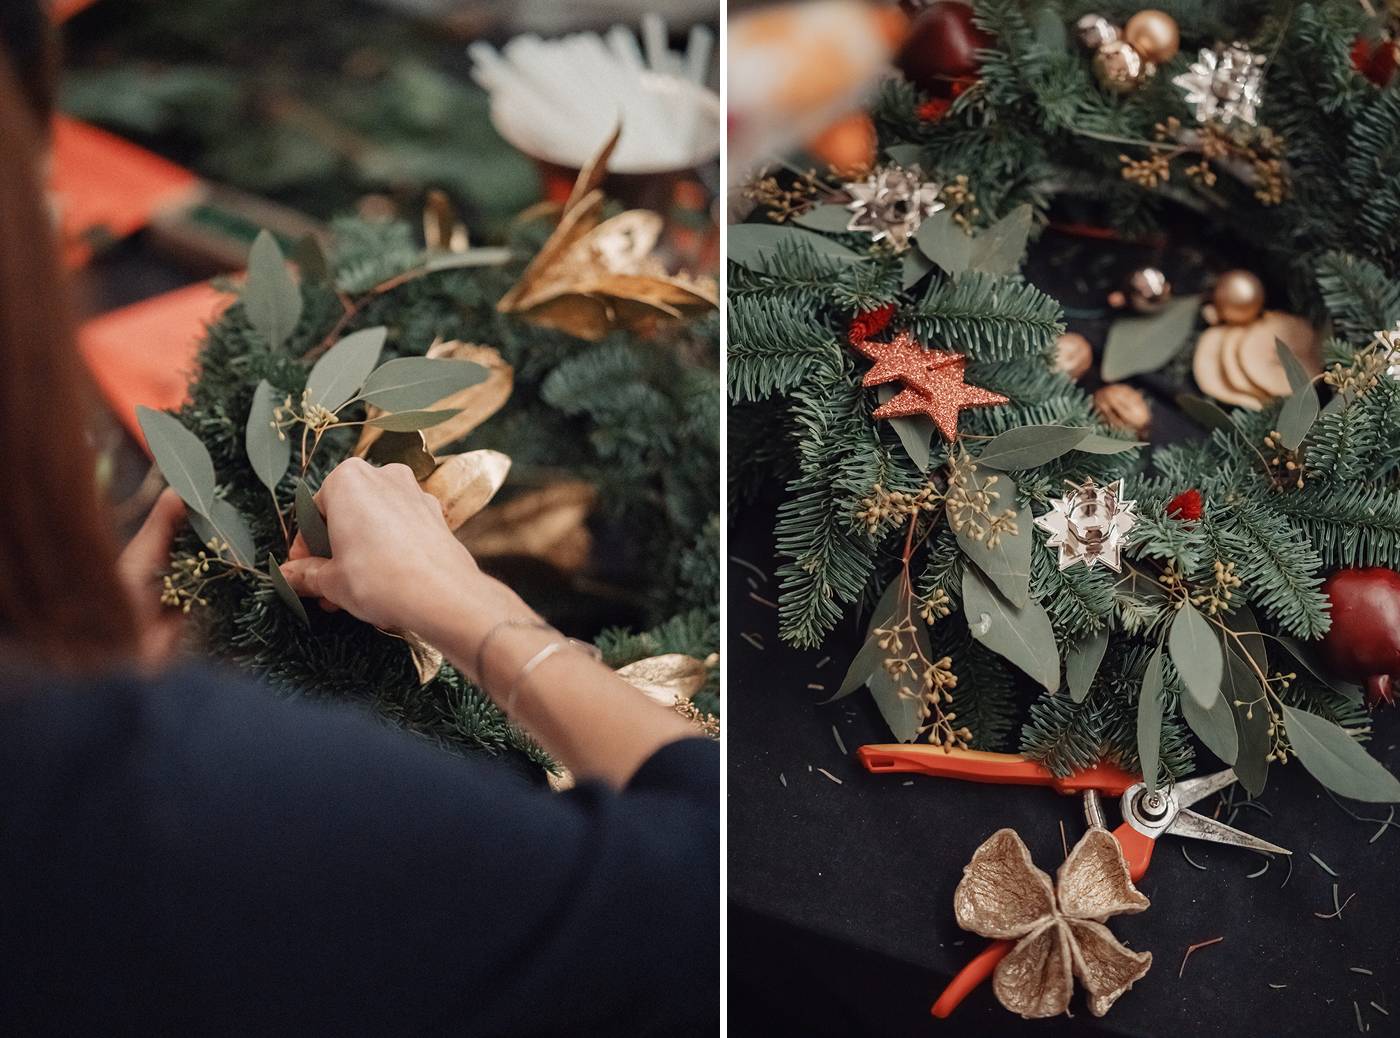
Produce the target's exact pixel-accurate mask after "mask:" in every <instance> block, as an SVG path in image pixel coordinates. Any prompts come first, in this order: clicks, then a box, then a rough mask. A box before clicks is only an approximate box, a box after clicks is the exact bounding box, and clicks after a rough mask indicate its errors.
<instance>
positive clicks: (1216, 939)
mask: <svg viewBox="0 0 1400 1038" xmlns="http://www.w3.org/2000/svg"><path fill="white" fill-rule="evenodd" d="M1223 940H1225V938H1224V937H1212V938H1211V939H1210V940H1208V941H1201V942H1199V943H1198V944H1193V945H1191V946H1190V947H1189V948H1187V949H1186V954H1185V955H1183V956H1182V957H1181V969H1179V970H1177V971H1176V977H1177V979H1178V980H1180V979H1181V977H1182V975H1183V974H1184V973H1185V972H1186V960H1187V959H1189V958H1191V953H1192V952H1194V951H1196V950H1198V949H1200V948H1209V947H1210V946H1211V945H1212V944H1219V943H1220V942H1221V941H1223Z"/></svg>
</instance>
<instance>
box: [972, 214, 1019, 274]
mask: <svg viewBox="0 0 1400 1038" xmlns="http://www.w3.org/2000/svg"><path fill="white" fill-rule="evenodd" d="M1030 233H1031V207H1030V206H1029V205H1018V206H1017V207H1016V208H1015V209H1013V210H1011V212H1010V213H1008V214H1007V215H1006V216H1003V217H1002V218H1001V219H1000V220H998V221H997V222H996V223H994V224H992V226H990V227H988V228H987V229H986V230H985V231H982V232H981V233H980V234H978V235H977V237H976V238H974V239H973V240H972V252H971V255H969V257H968V268H969V269H971V270H980V271H983V272H985V273H988V274H1014V273H1016V272H1017V271H1018V270H1020V269H1021V259H1022V258H1023V257H1024V256H1025V254H1026V241H1027V240H1028V239H1029V238H1030Z"/></svg>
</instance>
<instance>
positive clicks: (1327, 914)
mask: <svg viewBox="0 0 1400 1038" xmlns="http://www.w3.org/2000/svg"><path fill="white" fill-rule="evenodd" d="M1355 896H1356V892H1355V891H1352V892H1351V893H1350V894H1348V895H1347V899H1346V900H1345V901H1343V902H1341V903H1340V904H1338V903H1337V884H1335V883H1333V884H1332V904H1333V905H1334V906H1336V907H1335V910H1334V911H1331V912H1314V913H1313V915H1315V916H1317V917H1318V918H1319V919H1336V918H1338V917H1339V916H1341V914H1342V909H1344V908H1346V906H1347V905H1349V904H1351V899H1352V898H1354V897H1355Z"/></svg>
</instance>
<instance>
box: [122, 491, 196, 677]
mask: <svg viewBox="0 0 1400 1038" xmlns="http://www.w3.org/2000/svg"><path fill="white" fill-rule="evenodd" d="M184 523H185V503H184V502H183V501H181V500H180V498H179V497H178V496H177V495H176V493H175V491H173V490H171V489H170V488H169V487H167V488H166V489H165V490H163V491H162V492H161V495H160V497H158V498H156V503H155V504H154V505H152V506H151V512H150V514H149V515H148V516H146V521H145V522H144V523H142V524H141V529H139V530H137V531H136V536H135V537H133V538H132V539H131V542H130V543H129V544H128V545H127V546H126V548H125V549H124V550H123V551H122V553H121V555H120V556H118V558H117V572H118V574H119V575H120V577H121V581H122V583H123V584H124V585H125V586H126V592H127V596H128V597H129V598H130V600H131V607H132V610H133V611H134V612H135V614H136V621H137V623H138V624H139V625H140V627H141V644H140V653H141V661H142V662H143V663H145V664H148V665H150V666H159V665H160V664H161V663H163V662H165V661H166V660H167V659H168V658H169V657H170V656H171V654H172V653H174V651H175V649H176V647H177V646H178V645H179V643H180V630H181V617H180V614H179V613H178V612H177V611H175V610H173V609H162V608H161V604H160V575H161V573H162V572H163V571H164V570H165V569H167V568H168V566H169V564H170V542H171V541H172V540H174V539H175V533H176V531H178V530H179V529H180V527H181V526H183V525H184Z"/></svg>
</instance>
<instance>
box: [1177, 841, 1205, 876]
mask: <svg viewBox="0 0 1400 1038" xmlns="http://www.w3.org/2000/svg"><path fill="white" fill-rule="evenodd" d="M1180 847H1181V856H1182V857H1183V858H1185V859H1186V860H1187V861H1188V862H1190V863H1191V865H1192V866H1193V867H1194V868H1198V869H1200V870H1201V871H1202V872H1209V871H1210V870H1209V869H1207V868H1206V867H1205V866H1204V865H1201V864H1200V863H1198V862H1197V861H1195V860H1194V859H1193V858H1192V857H1191V855H1189V854H1187V853H1186V844H1184V843H1183V844H1180Z"/></svg>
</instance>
